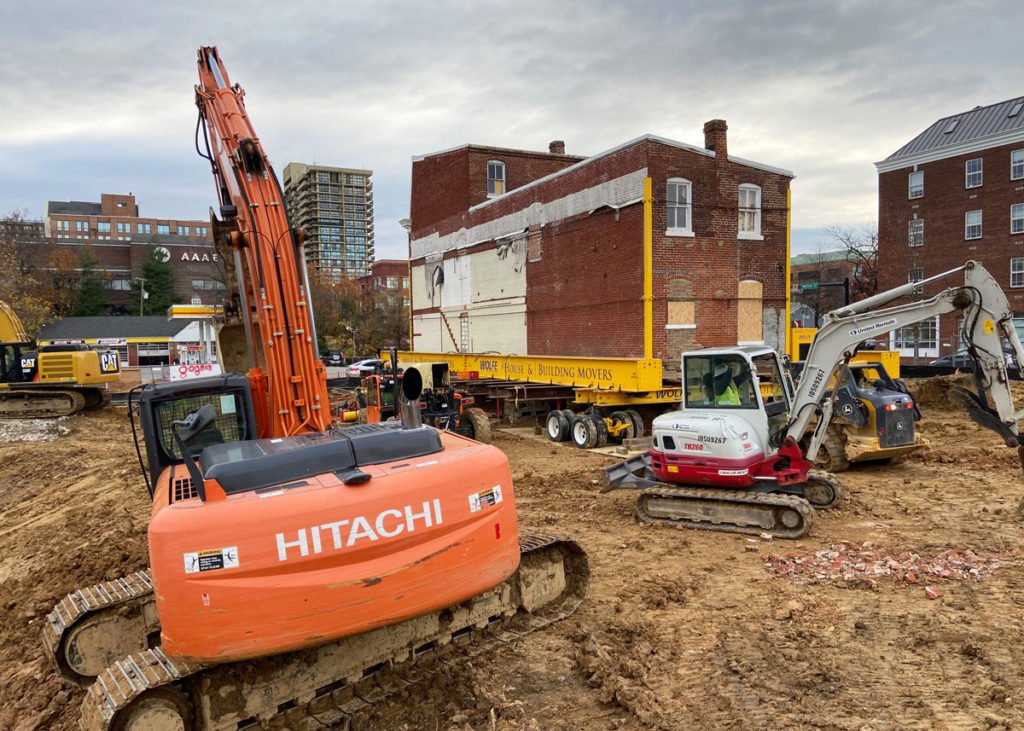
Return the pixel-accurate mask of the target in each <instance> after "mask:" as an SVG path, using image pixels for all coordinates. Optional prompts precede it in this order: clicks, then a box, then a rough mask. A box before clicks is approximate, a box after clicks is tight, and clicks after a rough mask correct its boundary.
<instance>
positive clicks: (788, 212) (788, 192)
mask: <svg viewBox="0 0 1024 731" xmlns="http://www.w3.org/2000/svg"><path fill="white" fill-rule="evenodd" d="M792 196H793V191H792V190H790V189H787V190H786V324H785V327H786V342H785V351H784V352H786V353H789V352H791V347H792V345H791V343H790V340H789V331H790V329H791V328H790V319H789V317H790V313H789V304H790V297H791V295H790V291H789V288H790V287H791V286H792V285H791V281H792V272H791V271H790V260H791V259H792V256H793V255H792V240H791V238H790V236H791V229H790V225H791V223H790V215H791V211H792V206H791V205H790V201H791V198H792Z"/></svg>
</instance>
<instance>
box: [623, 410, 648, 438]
mask: <svg viewBox="0 0 1024 731" xmlns="http://www.w3.org/2000/svg"><path fill="white" fill-rule="evenodd" d="M626 415H627V416H629V418H630V419H632V420H633V431H634V434H633V436H634V437H642V436H643V435H644V418H643V417H642V416H640V412H638V411H634V410H633V409H626Z"/></svg>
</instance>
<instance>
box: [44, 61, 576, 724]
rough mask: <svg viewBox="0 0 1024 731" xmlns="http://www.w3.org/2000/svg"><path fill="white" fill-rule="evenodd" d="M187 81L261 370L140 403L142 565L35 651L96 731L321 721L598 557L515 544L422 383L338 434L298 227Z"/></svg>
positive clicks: (513, 618)
mask: <svg viewBox="0 0 1024 731" xmlns="http://www.w3.org/2000/svg"><path fill="white" fill-rule="evenodd" d="M199 77H200V84H199V85H198V86H197V87H196V102H197V104H198V106H199V111H200V117H201V120H205V122H206V125H207V133H208V144H209V147H208V154H207V155H206V156H207V157H208V158H209V159H210V161H211V163H212V165H213V172H214V177H215V179H216V181H217V185H218V190H219V193H220V199H221V206H220V209H221V216H222V218H224V219H225V220H224V223H223V224H222V225H220V226H219V227H218V229H219V230H221V231H223V230H229V231H230V234H229V236H230V244H231V247H232V249H233V252H234V256H233V258H234V261H235V268H236V270H237V271H236V274H237V280H238V283H239V299H240V306H239V309H240V316H241V319H242V323H243V326H244V328H245V334H246V341H247V350H248V352H249V356H250V363H251V365H252V367H251V368H250V370H249V372H248V374H247V375H245V376H243V375H240V374H231V375H225V376H218V377H214V378H207V379H198V380H195V381H183V382H173V383H165V384H159V385H155V386H152V385H151V386H147V387H145V388H143V389H142V390H141V393H140V394H139V395H138V399H137V406H136V409H135V410H136V411H137V413H138V415H139V420H140V423H141V429H142V434H143V438H144V441H145V449H146V458H145V462H146V464H145V468H146V470H145V471H146V472H148V475H149V477H147V485H148V487H149V491H150V494H151V496H152V501H153V508H152V517H151V520H150V525H149V553H150V562H151V569H150V570H147V571H140V572H137V573H136V574H132V575H130V576H125V577H122V578H120V579H117V580H115V581H107V582H104V583H101V584H97V585H95V586H91V587H87V588H84V589H79V590H77V591H74V592H72V593H71V594H69V595H68V596H67V597H65V598H64V599H63V600H62V601H61V602H60V603H59V604H58V605H57V606H56V607H55V608H54V610H53V611H52V612H51V613H50V614H49V615H48V617H47V621H46V626H45V628H44V639H45V641H46V644H47V648H48V649H49V651H50V653H51V654H52V656H53V659H54V661H55V662H56V665H57V667H58V669H59V671H60V673H61V675H62V676H63V678H64V679H65V680H66V681H68V682H70V683H76V684H78V685H81V686H83V687H87V688H88V693H87V694H86V697H85V700H84V701H83V705H82V711H81V725H82V727H83V728H85V729H107V728H116V729H164V728H167V729H170V728H175V729H181V728H193V727H198V728H215V729H238V728H245V727H248V726H249V725H261V726H262V725H273V726H274V727H282V728H303V727H307V726H308V727H313V728H323V727H324V726H329V725H331V724H334V723H345V721H346V718H347V717H350V716H351V715H352V714H354V713H357V712H359V710H360V709H361V708H363V707H365V706H366V705H367V704H368V703H372V702H373V701H374V700H376V699H379V698H382V697H386V696H387V695H388V694H389V693H391V692H393V691H394V690H397V689H400V688H405V687H408V684H409V683H411V682H414V678H415V677H418V676H422V675H424V674H425V671H427V670H429V669H430V667H431V665H436V664H437V663H438V662H439V661H440V660H441V658H449V657H451V656H452V655H451V654H452V653H476V652H479V651H480V650H481V649H485V648H487V647H489V646H492V645H495V644H497V643H500V642H503V641H505V640H507V639H509V638H512V637H515V636H517V634H516V633H520V632H525V631H529V630H532V629H537V628H539V627H543V626H545V625H547V624H549V623H550V622H553V621H556V620H558V619H560V618H562V617H564V616H566V615H567V614H569V613H571V612H572V611H574V610H575V608H576V607H577V606H578V605H579V603H580V602H581V601H582V599H583V596H584V594H585V592H586V586H587V582H588V578H589V568H588V564H587V559H586V555H585V553H584V552H583V550H582V549H581V548H580V547H579V546H578V545H577V544H576V543H575V542H573V541H571V540H568V539H563V538H557V537H552V536H526V535H523V534H521V533H519V531H518V526H517V520H516V510H515V500H514V493H513V489H512V482H511V476H510V471H509V465H508V460H507V459H506V458H505V456H504V454H502V453H501V452H500V451H499V450H497V449H496V448H494V447H491V446H488V445H484V444H480V443H478V442H475V441H473V440H471V439H468V438H466V437H464V436H460V435H458V434H454V433H452V432H446V431H438V430H436V429H433V428H431V427H428V426H424V425H422V423H421V421H420V410H419V406H418V398H419V392H420V390H421V389H422V383H421V382H419V381H418V379H417V378H416V374H415V372H414V374H413V375H412V376H410V377H407V378H405V379H403V384H402V386H403V390H402V394H401V396H400V400H401V407H402V408H401V410H402V421H400V422H398V421H395V422H387V423H381V424H362V425H357V426H351V427H347V428H342V429H332V428H330V424H329V423H328V420H329V414H328V409H327V394H326V388H325V380H324V368H323V365H322V364H321V362H320V361H319V359H318V358H317V355H316V349H315V342H316V339H315V335H314V333H313V322H312V317H311V314H310V312H311V308H310V306H309V293H308V288H307V286H306V275H305V272H304V270H303V264H302V262H303V261H304V257H303V253H302V236H301V232H300V231H298V230H296V229H293V228H292V227H291V226H290V224H289V223H288V218H287V215H286V212H285V207H284V203H283V200H282V197H281V190H280V186H279V185H278V182H277V178H276V176H275V175H274V172H273V170H272V169H271V167H270V164H269V162H268V160H267V158H266V156H265V154H264V152H263V150H262V147H261V145H260V143H259V140H258V138H257V137H256V135H255V133H254V132H253V129H252V127H251V125H250V123H249V118H248V116H247V114H246V112H245V108H244V106H243V104H242V97H243V92H242V89H241V88H240V87H238V86H237V85H235V86H231V85H230V83H229V81H228V75H227V72H226V71H225V69H224V66H223V64H222V63H221V61H220V59H219V57H218V55H217V50H216V48H207V47H204V48H201V49H200V50H199ZM256 358H261V359H262V362H263V365H264V368H259V367H258V366H257V365H256ZM134 430H135V424H134V420H133V431H134ZM139 456H140V461H142V459H143V458H142V454H141V451H140V455H139ZM446 662H447V660H446Z"/></svg>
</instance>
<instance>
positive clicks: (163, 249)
mask: <svg viewBox="0 0 1024 731" xmlns="http://www.w3.org/2000/svg"><path fill="white" fill-rule="evenodd" d="M41 232H42V235H41V236H40V237H39V238H38V239H37V240H36V244H37V245H38V246H39V249H40V258H41V261H47V260H49V257H50V256H51V254H52V253H54V252H56V251H67V252H70V253H71V254H72V256H73V257H74V260H75V261H76V262H77V261H78V256H79V253H80V252H81V250H82V249H83V247H84V246H85V245H86V244H88V245H89V246H90V247H91V248H92V251H93V253H94V254H95V256H96V257H97V258H98V259H99V260H100V267H101V268H102V270H103V271H105V272H106V273H107V274H108V275H109V276H110V310H111V312H112V314H116V313H120V312H123V311H124V307H125V305H126V304H127V302H128V298H129V297H131V296H132V292H131V284H132V280H133V279H134V278H136V277H138V276H140V275H141V268H142V262H143V261H145V260H146V258H147V257H148V256H149V252H150V251H151V250H153V249H155V250H156V252H157V254H158V255H161V256H163V257H164V258H165V260H166V261H167V262H168V264H169V265H170V267H171V272H172V273H173V276H174V291H175V293H176V294H178V295H179V296H180V297H181V298H182V301H183V302H185V303H190V302H194V301H198V303H201V304H220V302H221V300H222V299H223V295H224V284H223V281H224V273H223V263H222V262H221V261H220V259H219V256H218V254H217V252H216V250H215V249H214V246H213V240H212V238H211V236H210V223H209V221H186V220H177V219H164V218H146V217H142V216H140V215H139V207H138V204H137V203H136V202H135V196H133V195H130V194H129V195H114V194H109V193H103V194H102V195H101V196H100V201H99V202H98V203H95V202H83V201H48V202H47V204H46V215H45V217H44V219H43V221H42V227H41Z"/></svg>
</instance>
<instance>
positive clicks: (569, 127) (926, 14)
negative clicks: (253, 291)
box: [0, 0, 1024, 258]
mask: <svg viewBox="0 0 1024 731" xmlns="http://www.w3.org/2000/svg"><path fill="white" fill-rule="evenodd" d="M1022 16H1024V8H1022V6H1020V5H1019V3H1016V2H1010V1H1009V0H1006V1H1003V2H959V3H952V2H945V3H944V2H925V1H924V0H909V1H907V0H905V1H904V2H900V3H894V2H883V1H881V0H845V1H840V2H812V1H810V0H775V1H774V2H771V3H764V2H753V1H751V0H725V1H723V2H718V3H715V4H714V5H711V4H696V3H680V2H669V1H667V0H661V1H658V2H649V3H642V4H635V6H634V7H630V6H628V5H627V4H623V3H613V2H605V1H599V2H580V1H577V2H564V3H554V4H551V3H546V2H541V1H540V0H524V1H523V2H517V3H511V2H480V1H478V2H468V1H465V0H446V1H443V2H420V3H416V4H413V3H404V2H398V1H397V0H383V1H381V2H374V3H365V2H362V3H356V2H318V3H306V2H293V3H289V4H285V3H280V2H267V1H265V0H255V1H250V2H245V3H242V2H236V1H234V0H229V1H227V2H218V3H208V2H204V3H198V2H194V1H184V2H178V3H165V4H163V5H155V4H154V5H150V4H137V5H136V6H125V5H124V4H123V3H114V2H108V1H106V0H98V1H94V2H90V3H81V2H45V1H44V2H38V3H36V4H34V5H32V6H30V7H24V6H18V7H17V8H15V9H7V11H6V17H5V23H4V25H3V27H2V28H0V108H2V109H3V110H4V114H3V115H2V116H0V210H2V211H9V210H21V209H28V211H29V212H30V213H31V214H33V215H35V216H39V215H41V214H42V207H43V205H44V202H45V200H47V199H48V198H49V199H68V198H74V199H85V200H97V199H98V196H99V194H100V193H101V192H126V191H132V192H134V193H135V194H136V196H138V199H139V203H140V205H141V206H142V208H143V210H144V211H147V212H149V213H151V214H152V215H166V216H173V217H185V218H203V217H205V215H206V210H207V208H208V206H209V205H211V204H212V203H213V202H214V200H215V196H214V192H213V183H212V179H211V178H210V176H209V172H208V168H207V166H206V163H205V162H204V161H202V160H200V159H198V158H197V157H195V153H194V150H193V142H192V135H193V129H194V124H195V114H196V112H195V108H194V104H193V85H194V84H195V82H196V71H195V65H194V64H195V52H196V49H197V48H198V47H199V45H201V44H216V45H218V46H219V49H220V52H221V55H222V57H223V58H224V61H225V63H226V65H227V67H228V71H229V73H230V75H231V78H232V81H234V82H238V83H240V84H241V85H242V86H243V87H244V88H245V89H246V91H247V105H248V109H249V112H250V115H251V117H252V119H253V123H254V125H255V127H256V130H257V132H258V133H259V134H260V137H261V139H262V141H263V144H264V146H265V148H266V149H267V152H268V154H269V155H270V157H271V159H272V161H273V163H274V165H275V166H276V167H277V168H278V169H279V170H280V169H283V167H284V165H285V164H286V163H287V162H290V161H292V160H299V161H313V160H316V161H317V162H322V163H325V164H334V165H344V166H353V167H368V168H371V169H373V170H374V185H375V201H376V219H377V225H376V233H377V252H378V256H379V257H381V258H385V257H395V256H397V257H401V256H404V254H405V233H404V231H402V229H401V228H400V227H399V226H398V225H397V220H398V219H400V218H403V217H404V216H406V215H407V214H408V203H409V174H410V158H411V156H413V155H416V154H422V153H426V152H432V151H436V150H440V149H445V148H449V147H453V146H456V145H460V144H463V143H466V142H474V143H481V144H494V145H501V146H507V147H517V148H525V149H538V150H543V149H546V146H547V143H548V142H549V141H550V140H552V139H564V140H566V143H567V148H568V151H569V152H572V153H576V154H594V153H597V152H600V151H602V150H605V149H608V148H610V147H612V146H615V145H617V144H619V143H621V142H623V141H625V140H628V139H632V138H633V137H636V136H638V135H641V134H643V133H646V132H651V133H654V134H659V135H662V136H666V137H671V138H675V139H679V140H682V141H685V142H690V143H694V144H700V143H701V142H702V135H701V126H702V125H703V123H704V122H705V121H706V120H708V119H711V118H724V119H726V120H727V121H728V122H729V134H730V151H731V152H732V153H734V154H736V155H740V156H742V157H745V158H748V159H752V160H757V161H760V162H765V163H769V164H772V165H777V166H780V167H784V168H788V169H790V170H793V171H794V172H795V173H796V174H797V180H796V182H795V183H794V187H793V207H794V210H793V225H794V228H795V229H798V230H800V231H811V232H813V231H816V230H819V229H821V228H823V227H825V226H828V225H831V224H850V225H859V224H860V223H862V222H864V221H868V220H871V219H873V218H874V217H876V216H877V202H876V186H877V178H876V174H875V171H874V167H873V165H872V163H873V162H875V161H877V160H881V159H883V158H884V157H886V156H887V155H889V154H890V153H892V152H893V151H894V150H896V149H897V148H898V147H899V146H900V145H902V144H903V143H905V142H906V141H907V140H909V139H910V138H911V137H913V136H914V135H915V134H917V133H918V132H919V131H921V130H922V129H923V128H924V127H926V126H927V125H929V124H930V123H931V122H933V121H934V120H935V119H937V118H939V117H942V116H945V115H948V114H952V113H955V112H957V111H960V110H963V109H968V108H970V107H973V106H975V105H976V104H987V103H992V102H995V101H999V100H1001V99H1006V98H1009V97H1012V96H1016V95H1018V94H1021V93H1024V90H1022V88H1021V87H1020V85H1019V84H1020V82H1019V80H1018V79H1019V73H1018V69H1019V61H1018V60H1017V59H1016V58H1015V57H1014V55H1013V49H1016V48H1017V45H1018V44H1017V38H1016V36H1017V35H1018V34H1017V31H1016V28H1018V27H1019V26H1020V21H1021V20H1022V19H1024V18H1022ZM802 236H803V234H802ZM807 236H808V237H811V236H813V234H808V235H807Z"/></svg>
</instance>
